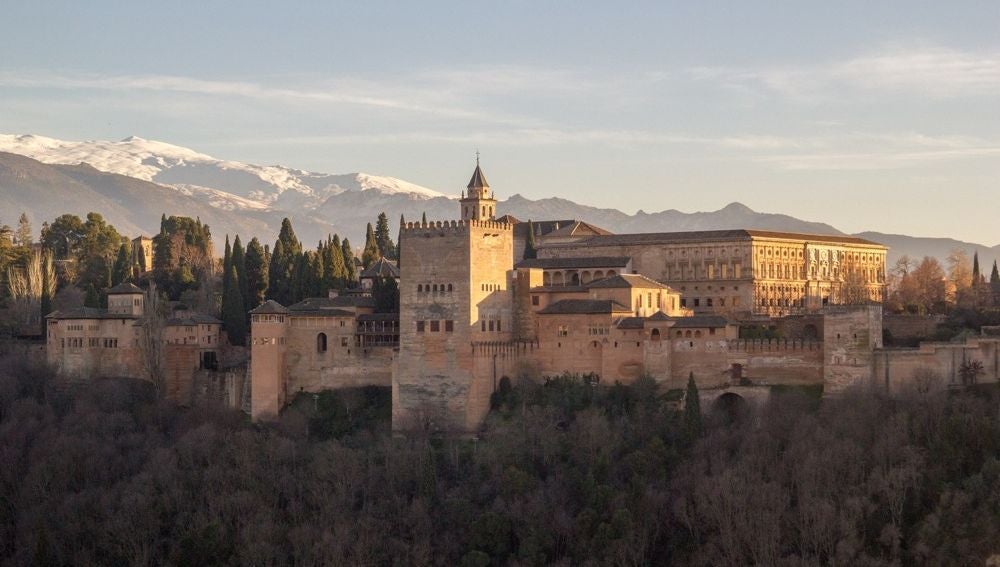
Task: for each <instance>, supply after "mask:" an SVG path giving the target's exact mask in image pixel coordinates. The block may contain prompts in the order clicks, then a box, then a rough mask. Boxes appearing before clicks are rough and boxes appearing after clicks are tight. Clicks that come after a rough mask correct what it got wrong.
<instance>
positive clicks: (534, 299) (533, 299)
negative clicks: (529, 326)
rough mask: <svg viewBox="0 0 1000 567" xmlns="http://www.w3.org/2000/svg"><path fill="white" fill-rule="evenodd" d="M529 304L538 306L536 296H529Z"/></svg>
mask: <svg viewBox="0 0 1000 567" xmlns="http://www.w3.org/2000/svg"><path fill="white" fill-rule="evenodd" d="M531 304H532V305H538V296H537V295H532V296H531Z"/></svg>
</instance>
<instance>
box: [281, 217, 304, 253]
mask: <svg viewBox="0 0 1000 567" xmlns="http://www.w3.org/2000/svg"><path fill="white" fill-rule="evenodd" d="M278 240H279V241H281V243H282V244H283V245H284V247H285V254H287V255H288V256H289V257H294V256H298V255H299V254H301V253H302V243H301V242H299V239H298V237H296V236H295V230H293V229H292V221H290V220H288V218H284V219H282V221H281V232H279V233H278Z"/></svg>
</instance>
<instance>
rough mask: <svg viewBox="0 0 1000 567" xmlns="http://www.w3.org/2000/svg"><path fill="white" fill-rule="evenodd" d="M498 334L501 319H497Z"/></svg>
mask: <svg viewBox="0 0 1000 567" xmlns="http://www.w3.org/2000/svg"><path fill="white" fill-rule="evenodd" d="M497 332H498V333H499V332H500V319H497Z"/></svg>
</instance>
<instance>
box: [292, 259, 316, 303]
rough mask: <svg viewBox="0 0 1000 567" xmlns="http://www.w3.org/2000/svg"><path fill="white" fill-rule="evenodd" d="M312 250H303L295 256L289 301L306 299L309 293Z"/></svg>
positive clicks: (294, 301)
mask: <svg viewBox="0 0 1000 567" xmlns="http://www.w3.org/2000/svg"><path fill="white" fill-rule="evenodd" d="M311 257H312V252H303V253H302V254H299V255H298V256H296V258H295V267H294V268H293V270H294V271H293V272H292V278H291V297H290V298H289V302H290V303H297V302H299V301H302V300H303V299H306V298H307V297H309V296H310V295H311V293H310V291H311V288H312V282H311V281H310V278H311V276H312V266H311V262H312V259H311Z"/></svg>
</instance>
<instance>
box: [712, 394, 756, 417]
mask: <svg viewBox="0 0 1000 567" xmlns="http://www.w3.org/2000/svg"><path fill="white" fill-rule="evenodd" d="M749 409H750V406H749V404H747V401H746V400H745V399H743V396H741V395H739V394H735V393H733V392H726V393H724V394H722V395H721V396H719V397H717V398H715V401H714V402H712V413H715V414H719V415H721V416H723V417H724V418H725V419H726V421H730V422H733V421H737V420H738V419H740V418H742V417H743V416H744V415H746V413H747V412H748V411H749Z"/></svg>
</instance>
